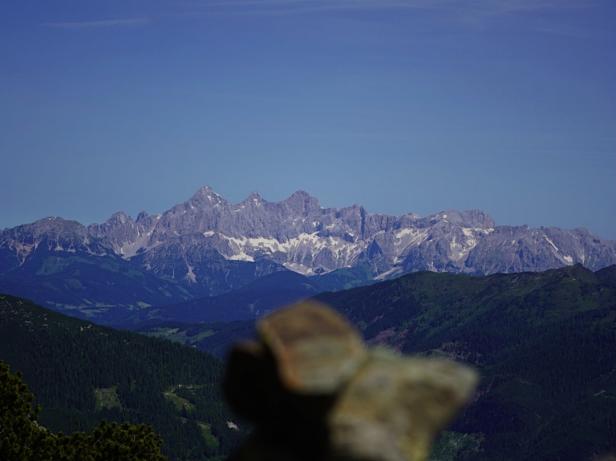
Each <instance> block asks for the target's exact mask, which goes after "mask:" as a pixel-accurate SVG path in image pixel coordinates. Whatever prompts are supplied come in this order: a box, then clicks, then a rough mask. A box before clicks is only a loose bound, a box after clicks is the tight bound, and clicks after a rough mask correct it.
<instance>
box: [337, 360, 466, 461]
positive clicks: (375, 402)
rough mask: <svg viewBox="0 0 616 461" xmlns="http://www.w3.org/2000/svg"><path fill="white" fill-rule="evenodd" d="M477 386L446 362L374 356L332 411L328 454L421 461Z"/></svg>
mask: <svg viewBox="0 0 616 461" xmlns="http://www.w3.org/2000/svg"><path fill="white" fill-rule="evenodd" d="M476 383H477V376H476V373H475V372H474V371H473V370H471V369H470V368H468V367H466V366H464V365H460V364H457V363H455V362H452V361H449V360H443V359H427V358H405V357H401V356H398V355H396V354H394V353H393V352H389V351H385V350H379V351H378V352H374V353H372V354H371V355H370V358H369V359H368V360H367V362H366V363H365V365H364V366H363V367H362V368H361V369H360V370H359V371H358V372H357V374H356V375H355V376H354V377H353V378H352V379H351V380H350V382H349V384H348V385H347V386H346V387H345V388H344V390H343V391H342V392H341V394H340V396H339V398H338V400H337V402H336V404H335V406H334V407H333V409H332V411H331V414H330V416H329V428H330V437H331V444H332V450H333V452H334V453H336V455H337V456H339V457H340V458H341V459H352V460H362V461H422V460H425V459H426V458H427V457H428V455H429V452H430V451H429V450H430V447H431V445H432V441H433V439H434V438H435V436H436V435H437V433H438V432H439V431H440V430H441V429H443V427H444V426H445V425H446V424H447V423H449V421H450V420H451V418H452V417H453V415H454V414H455V413H456V412H457V411H458V410H459V409H460V407H461V406H462V405H463V404H464V403H466V402H467V400H468V399H469V398H470V396H471V395H472V392H473V391H474V389H475V385H476Z"/></svg>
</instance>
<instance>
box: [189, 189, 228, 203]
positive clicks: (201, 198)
mask: <svg viewBox="0 0 616 461" xmlns="http://www.w3.org/2000/svg"><path fill="white" fill-rule="evenodd" d="M189 202H190V203H194V204H196V205H204V206H213V205H216V204H219V205H220V204H226V203H227V201H226V200H225V199H224V198H223V197H222V196H221V195H220V194H218V193H216V192H215V191H214V189H212V188H211V187H210V186H203V187H201V188H200V189H199V190H197V192H195V194H194V195H193V196H192V197H191V199H190V200H189Z"/></svg>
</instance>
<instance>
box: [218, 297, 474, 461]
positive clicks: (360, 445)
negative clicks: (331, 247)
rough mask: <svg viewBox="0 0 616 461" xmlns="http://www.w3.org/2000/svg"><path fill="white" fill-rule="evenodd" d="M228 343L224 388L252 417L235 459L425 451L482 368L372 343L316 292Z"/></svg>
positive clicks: (416, 459)
mask: <svg viewBox="0 0 616 461" xmlns="http://www.w3.org/2000/svg"><path fill="white" fill-rule="evenodd" d="M257 331H258V335H259V338H258V341H248V342H244V343H240V344H238V345H236V346H235V348H234V349H233V350H232V352H231V354H230V356H229V361H228V365H227V372H226V377H225V394H226V396H227V400H228V401H229V403H230V405H231V406H232V407H233V409H234V410H235V411H236V412H237V413H238V414H240V415H241V416H244V417H245V418H247V419H249V420H250V421H252V422H253V423H254V424H255V430H254V432H253V435H252V437H251V438H250V439H249V440H248V441H247V442H246V443H245V444H244V446H243V447H242V448H241V449H240V450H239V451H238V452H237V453H236V454H235V455H234V456H233V457H232V458H231V460H232V461H276V460H281V461H283V460H284V461H316V460H320V461H423V460H425V459H426V458H427V456H428V453H429V450H430V446H431V444H432V440H433V439H434V437H435V436H436V434H437V433H438V431H440V430H441V429H442V428H443V427H444V426H445V425H446V424H447V423H448V422H449V421H450V419H451V418H452V417H453V415H454V414H455V413H456V411H457V410H458V409H459V408H460V407H461V406H462V405H463V404H464V403H465V402H466V401H467V400H468V399H469V398H470V397H471V394H472V392H473V390H474V388H475V385H476V381H477V376H476V374H475V372H474V371H473V370H471V369H470V368H468V367H466V366H464V365H460V364H457V363H455V362H451V361H448V360H443V359H427V358H408V357H403V356H400V355H397V354H395V353H393V352H390V351H388V350H385V349H375V350H372V351H370V352H369V351H367V350H366V348H365V347H364V345H363V342H362V340H361V339H360V336H359V334H358V333H357V332H356V331H355V329H353V328H352V327H351V326H350V325H349V324H348V323H347V322H346V321H345V320H344V319H343V318H342V317H341V316H340V315H339V314H337V313H336V312H334V311H333V310H331V309H329V308H328V307H326V306H323V305H321V304H318V303H314V302H304V303H300V304H298V305H295V306H292V307H290V308H287V309H284V310H281V311H278V312H276V313H274V314H271V315H270V316H268V317H266V318H264V319H263V320H261V321H260V322H259V324H258V326H257Z"/></svg>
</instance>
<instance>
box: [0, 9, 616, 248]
mask: <svg viewBox="0 0 616 461" xmlns="http://www.w3.org/2000/svg"><path fill="white" fill-rule="evenodd" d="M615 21H616V2H613V1H612V0H605V1H603V0H596V1H595V0H430V1H428V0H175V1H171V0H147V1H146V0H139V1H132V0H107V1H97V2H95V1H88V2H84V1H83V0H75V1H68V0H54V1H53V2H51V1H47V0H46V1H29V0H14V1H13V0H7V1H5V2H3V3H2V6H1V7H0V62H1V63H2V64H1V65H0V160H1V165H2V169H1V170H0V171H2V180H1V181H0V204H1V207H0V209H1V213H0V227H8V226H13V225H17V224H20V223H24V222H30V221H33V220H35V219H38V218H41V217H44V216H49V215H59V216H63V217H66V218H73V219H77V220H80V221H82V222H84V223H90V222H95V221H101V220H104V219H106V218H107V217H108V216H109V215H110V214H111V213H113V212H114V211H118V210H124V211H127V212H128V213H130V214H132V215H136V213H137V212H139V211H140V210H146V211H149V212H158V211H162V210H164V209H166V208H168V207H169V206H171V205H172V204H174V203H177V202H180V201H183V200H184V199H186V198H188V197H189V196H190V195H192V193H193V192H194V191H195V190H196V189H197V188H198V187H200V186H202V185H205V184H209V185H211V186H212V187H214V189H216V190H217V191H218V192H219V193H221V194H222V195H224V196H225V197H227V198H228V199H230V200H232V201H240V200H242V199H243V198H244V197H245V196H247V195H248V194H249V193H250V192H252V191H259V192H260V193H261V194H262V195H263V196H264V197H265V198H266V199H268V200H279V199H282V198H284V197H286V196H288V195H290V194H291V193H292V192H293V191H295V190H297V189H304V190H307V191H309V192H310V193H312V194H313V195H315V196H317V197H319V198H320V200H321V203H322V205H323V206H344V205H350V204H353V203H360V204H363V205H364V206H366V208H367V209H368V210H369V211H371V212H385V213H394V214H400V213H404V212H411V211H412V212H416V213H419V214H424V215H425V214H428V213H431V212H436V211H440V210H445V209H450V208H457V209H469V208H480V209H483V210H486V211H488V212H489V213H490V214H492V216H493V217H494V218H495V219H496V221H497V222H498V223H499V224H529V225H532V226H538V225H557V226H561V227H566V228H573V227H588V228H589V229H591V230H592V231H594V232H596V233H597V234H598V235H600V236H602V237H606V238H612V239H616V199H615V197H616V52H614V50H616V28H614V27H613V24H614V23H615Z"/></svg>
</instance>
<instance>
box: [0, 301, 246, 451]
mask: <svg viewBox="0 0 616 461" xmlns="http://www.w3.org/2000/svg"><path fill="white" fill-rule="evenodd" d="M0 338H2V340H1V341H0V360H3V361H5V362H7V363H9V364H10V366H11V368H12V369H13V370H16V371H20V372H22V373H23V375H24V379H25V381H26V383H27V384H28V386H29V387H30V388H31V390H32V391H33V392H34V393H35V395H36V396H37V398H38V400H39V402H40V403H41V404H42V406H43V412H42V414H41V416H40V418H39V420H40V421H41V422H42V423H43V424H44V425H45V426H46V427H49V428H50V429H51V430H55V431H66V432H72V431H75V430H83V429H90V428H92V427H93V426H94V425H95V424H96V423H97V422H99V421H101V420H126V421H131V422H144V423H148V424H151V425H152V426H153V427H154V428H155V429H156V431H157V432H159V433H160V434H161V435H162V437H163V439H164V442H165V443H164V451H165V453H166V454H167V455H168V456H169V457H170V459H173V460H206V459H212V460H213V459H219V458H221V457H223V456H224V455H226V454H228V453H229V451H230V449H231V447H233V446H234V444H235V443H236V440H237V438H238V437H239V433H237V432H236V431H235V430H233V429H230V428H229V427H228V424H227V421H228V420H230V418H231V417H230V415H229V413H228V412H227V410H226V409H225V407H224V405H223V403H222V400H221V396H220V394H219V391H218V386H219V382H220V377H221V372H222V365H221V364H220V362H218V361H217V360H216V359H214V358H212V357H210V356H208V355H206V354H203V353H201V352H198V351H195V350H194V349H190V348H187V347H184V346H180V345H177V344H172V343H170V342H168V341H162V340H158V339H154V338H146V337H144V336H141V335H136V334H133V333H128V332H118V331H114V330H110V329H107V328H102V327H97V326H95V325H93V324H91V323H88V322H83V321H80V320H77V319H72V318H68V317H64V316H62V315H60V314H57V313H54V312H51V311H48V310H45V309H42V308H40V307H37V306H35V305H33V304H31V303H30V302H28V301H25V300H22V299H19V298H14V297H11V296H4V295H0Z"/></svg>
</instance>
